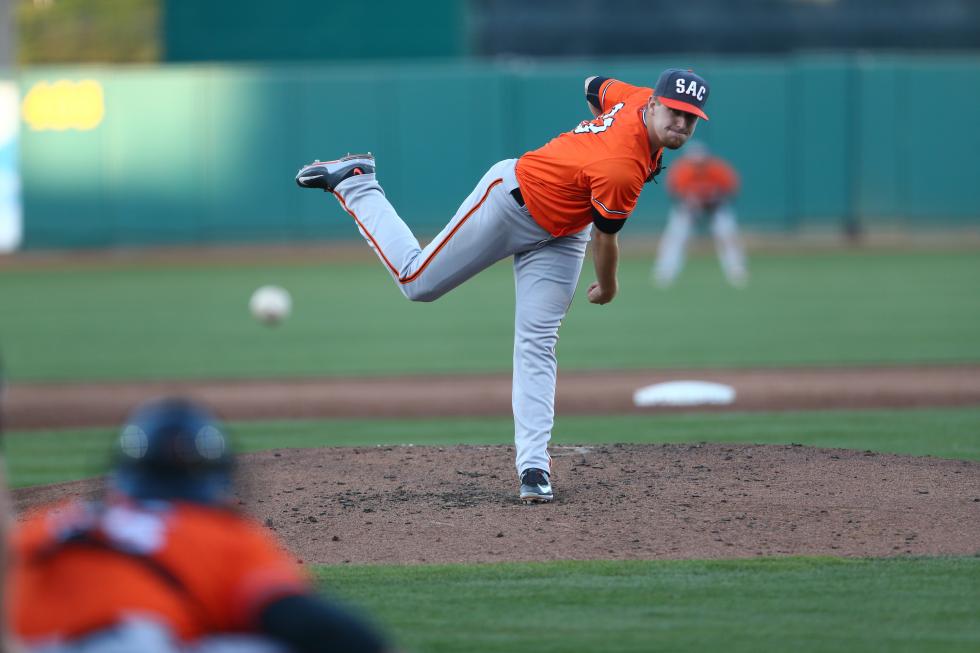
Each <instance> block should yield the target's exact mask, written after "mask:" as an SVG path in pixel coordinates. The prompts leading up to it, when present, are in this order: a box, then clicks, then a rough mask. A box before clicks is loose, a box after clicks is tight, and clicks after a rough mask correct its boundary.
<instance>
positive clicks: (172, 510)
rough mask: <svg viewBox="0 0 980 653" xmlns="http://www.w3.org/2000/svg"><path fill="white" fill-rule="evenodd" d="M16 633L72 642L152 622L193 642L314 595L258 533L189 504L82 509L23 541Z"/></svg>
mask: <svg viewBox="0 0 980 653" xmlns="http://www.w3.org/2000/svg"><path fill="white" fill-rule="evenodd" d="M13 548H14V552H13V555H14V556H15V557H14V560H15V564H14V566H13V569H12V573H11V578H10V581H9V586H8V589H9V590H10V592H11V608H12V610H11V612H12V615H11V616H12V622H13V626H14V630H15V632H17V633H18V634H19V635H20V636H21V637H23V638H25V639H26V640H27V641H31V640H42V639H47V638H51V637H57V638H64V639H70V638H73V637H77V636H80V635H84V634H86V633H90V632H93V631H96V630H100V629H103V628H106V627H109V626H112V625H113V624H115V623H117V622H118V621H119V620H120V618H121V617H122V616H123V615H127V614H133V613H136V614H139V613H144V614H148V615H150V616H152V617H153V618H155V619H157V620H159V621H162V622H163V623H167V624H169V625H170V627H171V628H172V629H173V631H174V632H175V633H176V634H177V635H178V636H180V637H181V638H183V639H185V640H190V639H195V638H197V637H198V636H201V635H203V634H205V633H216V632H235V631H237V632H248V631H254V630H256V629H257V620H258V616H259V615H260V613H261V611H262V609H263V608H264V607H265V606H266V605H268V604H269V603H270V602H271V601H273V600H276V599H279V598H284V597H286V596H291V595H296V594H306V593H310V592H311V591H312V590H311V589H310V586H309V584H308V581H307V580H306V578H305V577H304V575H303V574H302V573H301V572H300V570H299V568H298V566H297V565H296V563H295V562H294V561H293V560H292V559H291V558H290V557H289V556H288V555H287V554H286V553H285V552H284V551H283V550H282V549H280V547H279V546H278V544H277V543H276V541H275V540H274V538H273V537H272V535H271V534H269V533H268V532H267V531H265V530H264V529H262V528H261V527H260V526H258V525H257V524H253V523H251V522H249V521H248V520H247V519H245V518H243V517H241V516H239V515H237V514H235V513H233V512H231V511H229V510H221V509H217V508H210V507H206V506H201V505H195V504H189V503H165V502H157V503H154V504H145V505H143V504H140V505H136V504H126V503H109V504H107V505H103V504H95V503H80V502H73V503H69V504H62V505H61V506H59V507H56V508H54V509H52V510H49V511H47V512H45V513H43V514H40V515H38V516H35V517H33V518H32V519H30V520H29V521H27V522H25V523H24V524H23V525H22V526H21V527H20V528H19V529H18V532H17V534H16V535H15V538H14V547H13Z"/></svg>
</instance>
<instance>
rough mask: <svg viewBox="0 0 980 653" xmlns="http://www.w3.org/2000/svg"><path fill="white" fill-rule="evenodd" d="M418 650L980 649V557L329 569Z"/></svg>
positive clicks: (347, 592) (328, 583)
mask: <svg viewBox="0 0 980 653" xmlns="http://www.w3.org/2000/svg"><path fill="white" fill-rule="evenodd" d="M316 573H317V577H318V579H319V580H320V583H321V586H322V588H323V589H324V590H325V591H326V592H327V593H328V594H334V595H337V596H340V597H342V598H343V599H344V600H347V601H349V602H351V603H353V604H355V605H357V606H360V607H362V608H364V609H366V610H367V611H368V612H370V614H372V615H375V617H376V618H377V619H378V620H379V621H380V622H381V623H383V624H385V625H386V626H387V627H388V629H389V631H390V632H391V633H392V634H393V636H394V637H395V639H396V640H397V642H398V643H399V644H400V645H403V646H405V647H406V648H407V649H409V650H416V651H429V652H433V653H435V652H442V651H446V652H448V651H480V652H485V653H498V652H499V653H505V652H506V653H512V652H513V651H522V650H526V651H535V653H581V652H582V651H606V652H610V653H611V652H623V653H626V652H631V653H632V652H636V653H640V652H644V653H646V652H649V651H673V652H683V651H692V652H695V651H696V652H697V653H703V652H704V651H728V652H736V651H745V652H752V653H757V652H768V651H772V652H773V653H776V652H779V653H785V652H786V651H794V652H796V653H805V652H812V653H818V652H828V653H830V652H833V653H839V652H840V651H849V652H860V651H892V652H894V651H908V652H912V651H914V652H916V653H929V652H933V651H937V652H938V651H943V652H945V653H951V652H956V651H964V652H966V651H975V650H978V648H980V612H978V608H977V606H978V605H980V558H893V559H877V560H866V559H833V558H767V559H758V560H721V561H696V560H691V561H641V562H554V563H536V564H494V565H444V566H410V567H403V566H356V567H319V568H317V569H316Z"/></svg>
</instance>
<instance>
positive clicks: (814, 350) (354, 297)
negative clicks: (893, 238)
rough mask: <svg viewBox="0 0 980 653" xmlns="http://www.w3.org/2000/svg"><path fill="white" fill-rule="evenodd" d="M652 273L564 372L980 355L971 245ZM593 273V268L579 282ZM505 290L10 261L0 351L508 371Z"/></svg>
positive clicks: (302, 271)
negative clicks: (422, 291)
mask: <svg viewBox="0 0 980 653" xmlns="http://www.w3.org/2000/svg"><path fill="white" fill-rule="evenodd" d="M651 255H652V253H651ZM649 264H650V260H649V259H646V258H627V259H624V261H623V262H622V266H621V271H620V284H621V289H620V295H619V297H617V299H616V301H614V302H613V303H611V304H609V305H606V306H594V305H591V304H589V303H588V302H587V301H586V298H585V293H584V292H581V291H580V292H579V293H578V294H577V296H576V297H575V300H574V302H573V304H572V308H571V312H570V314H569V316H568V317H567V319H566V320H565V323H564V326H563V327H562V332H561V342H560V344H559V357H560V360H561V365H562V368H563V369H566V370H573V369H616V368H633V369H636V368H651V367H714V366H786V365H836V364H844V365H857V364H879V363H880V364H901V363H920V362H930V363H951V364H955V363H963V362H977V361H980V338H978V337H977V334H978V333H980V302H978V301H977V292H976V291H977V279H980V252H973V251H960V252H918V253H916V252H882V251H877V252H875V251H852V252H846V251H845V252H837V253H807V254H797V255H790V254H773V253H763V254H758V255H756V256H754V257H753V258H752V282H751V285H750V286H749V287H748V288H746V289H744V290H733V289H731V288H729V287H727V286H726V285H725V283H724V282H723V280H722V277H721V273H720V272H719V270H718V267H717V263H716V262H715V261H714V259H713V258H711V257H708V256H700V257H696V258H694V259H693V260H692V261H691V262H690V264H689V265H688V268H687V269H686V270H685V271H684V273H683V275H682V276H681V278H680V281H679V282H678V284H677V286H675V287H674V288H671V289H669V290H659V289H656V288H654V287H652V286H651V285H650V283H649V280H648V278H649ZM66 265H67V264H66ZM592 279H593V273H592V269H591V262H590V261H587V262H586V266H585V269H584V273H583V275H582V281H581V284H582V285H584V284H587V283H589V282H590V281H591V280H592ZM267 283H276V284H280V285H283V286H285V287H286V288H288V289H289V290H290V291H291V292H292V294H293V298H294V307H295V309H294V314H293V315H292V317H290V319H289V320H287V321H286V322H285V323H284V324H282V325H281V326H279V327H276V328H269V327H265V326H262V325H260V324H258V323H256V322H255V321H254V320H252V319H251V317H250V316H249V314H248V311H247V304H248V298H249V295H250V294H251V292H252V290H253V289H255V288H256V287H257V286H259V285H262V284H267ZM513 295H514V290H513V274H512V271H511V266H510V264H509V262H502V263H500V264H498V265H497V266H494V267H493V268H492V269H490V270H488V271H487V272H485V273H483V274H481V275H479V276H477V277H476V278H474V279H473V280H471V281H470V282H468V283H467V284H466V285H465V286H463V287H462V288H460V289H458V290H456V291H454V292H452V293H450V294H449V295H447V296H445V297H444V298H442V299H440V300H439V301H438V302H435V303H434V304H413V303H411V302H409V301H407V300H405V299H404V298H403V297H402V296H401V294H400V293H399V292H398V290H397V289H396V288H395V285H394V284H393V283H392V281H391V280H390V278H389V277H388V275H387V274H386V273H385V271H384V270H383V269H382V267H381V266H380V265H379V264H376V263H374V262H372V261H363V260H362V261H358V262H331V261H328V260H325V261H324V262H323V263H322V264H319V265H316V264H311V263H309V262H308V261H300V262H296V263H295V264H293V265H286V264H283V265H278V266H273V265H268V264H261V265H260V264H255V265H247V264H243V263H238V264H230V263H229V264H220V265H219V264H215V265H211V266H205V265H194V264H185V265H168V266H160V265H157V266H153V265H142V266H141V265H135V264H134V265H131V266H124V265H121V264H120V265H117V266H115V267H111V268H102V269H99V268H93V267H76V268H72V267H70V266H69V267H59V268H52V269H31V268H12V269H7V270H4V271H3V272H2V274H0V298H2V304H3V310H2V311H0V348H2V349H0V353H2V354H3V356H4V360H5V363H6V368H7V374H8V375H9V377H10V378H11V379H13V380H15V381H18V380H23V381H26V380H40V381H45V380H47V381H84V380H98V379H150V378H167V379H181V378H238V377H258V378H263V377H270V376H272V377H274V376H279V377H288V376H318V375H345V374H346V375H349V374H364V375H381V374H399V373H457V372H504V371H507V370H509V369H510V366H511V358H512V347H513V345H512V338H513V319H514V317H513V316H514V310H513V302H514V297H513Z"/></svg>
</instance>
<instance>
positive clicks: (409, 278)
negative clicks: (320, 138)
mask: <svg viewBox="0 0 980 653" xmlns="http://www.w3.org/2000/svg"><path fill="white" fill-rule="evenodd" d="M503 181H504V180H503V179H496V180H494V181H492V182H491V183H490V185H489V186H487V190H486V192H485V193H483V197H481V198H480V201H479V202H477V203H476V205H475V206H474V207H473V208H472V209H470V210H469V211H467V212H466V215H464V216H463V218H462V219H461V220H460V221H459V224H457V225H456V226H455V227H453V229H452V231H450V232H449V234H447V235H446V238H445V240H443V241H442V242H441V243H439V246H438V247H436V248H435V250H434V251H433V252H432V253H431V254H429V258H427V259H425V262H423V263H422V265H421V266H419V269H418V270H416V271H415V272H414V273H412V274H411V275H409V276H407V277H401V276H399V274H398V270H396V269H395V266H394V265H392V264H391V261H389V260H388V257H387V256H385V253H384V252H383V251H382V250H381V247H380V246H378V241H376V240H375V239H374V236H372V235H371V233H370V232H369V231H368V230H367V229H366V228H365V227H364V223H362V222H361V221H360V220H359V219H358V217H357V215H355V214H354V212H353V211H351V210H350V209H349V208H347V202H345V201H344V198H343V197H342V196H341V195H340V193H338V192H336V191H334V195H336V196H337V199H338V200H340V205H341V206H342V207H344V210H345V211H347V213H349V214H350V216H351V217H352V218H354V222H356V223H357V226H358V227H360V229H361V231H362V232H363V233H364V235H366V236H367V238H368V240H370V241H371V244H372V245H373V246H374V249H376V250H377V252H378V254H379V255H380V256H381V260H382V261H384V262H385V265H387V266H388V269H389V270H391V273H392V274H393V275H394V276H395V278H396V279H398V283H400V284H403V285H404V284H406V283H411V282H413V281H415V280H416V279H418V278H419V275H420V274H422V272H423V271H424V270H425V268H426V267H428V265H429V263H431V262H432V260H433V259H434V258H435V257H436V254H438V253H439V252H440V251H442V248H443V247H445V246H446V243H448V242H449V240H450V239H451V238H452V237H453V236H455V235H456V232H457V231H459V228H460V227H462V226H463V224H464V223H465V222H466V221H467V220H469V219H470V216H471V215H473V214H474V213H475V212H476V210H477V209H478V208H480V207H481V206H483V203H484V202H485V201H487V198H488V197H489V196H490V191H491V190H493V189H494V187H495V186H496V185H497V184H500V183H503Z"/></svg>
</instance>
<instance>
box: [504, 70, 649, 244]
mask: <svg viewBox="0 0 980 653" xmlns="http://www.w3.org/2000/svg"><path fill="white" fill-rule="evenodd" d="M651 95H653V89H650V88H644V87H640V86H630V85H629V84H626V83H624V82H621V81H618V80H615V79H607V80H606V81H605V82H603V83H602V85H601V86H600V87H599V93H598V96H599V101H600V106H601V110H602V115H600V116H599V117H598V118H596V119H595V120H592V121H583V122H582V123H581V124H580V125H579V126H578V127H576V128H575V129H573V130H572V131H570V132H565V133H563V134H561V135H559V136H558V137H557V138H554V139H552V140H551V141H550V142H549V143H547V144H546V145H544V146H543V147H541V148H539V149H537V150H534V151H531V152H528V153H526V154H525V155H524V156H522V157H521V158H520V159H519V160H518V162H517V182H518V183H519V184H520V187H521V194H522V195H523V196H524V201H525V203H526V204H527V208H528V210H529V211H530V212H531V217H533V218H534V220H535V221H536V222H537V223H538V224H540V225H541V226H542V227H543V228H544V229H546V230H547V231H548V232H549V233H551V234H552V235H553V236H565V235H567V234H572V233H576V232H578V231H581V230H582V229H584V228H585V227H587V226H588V225H589V224H591V223H592V216H593V213H592V210H593V209H595V210H596V211H598V212H599V214H600V215H602V216H603V217H604V218H608V219H611V220H625V219H626V218H627V217H628V216H629V214H630V213H631V212H632V211H633V208H634V207H635V206H636V201H637V199H638V198H639V196H640V191H641V190H643V184H644V183H646V182H647V181H649V180H650V179H652V178H653V175H654V174H655V172H656V171H657V169H658V167H659V165H660V157H661V155H662V154H663V150H662V149H659V150H657V151H656V152H651V151H650V139H649V136H648V135H647V127H646V124H645V123H644V122H643V108H644V107H645V106H646V104H647V102H649V100H650V96H651Z"/></svg>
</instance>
